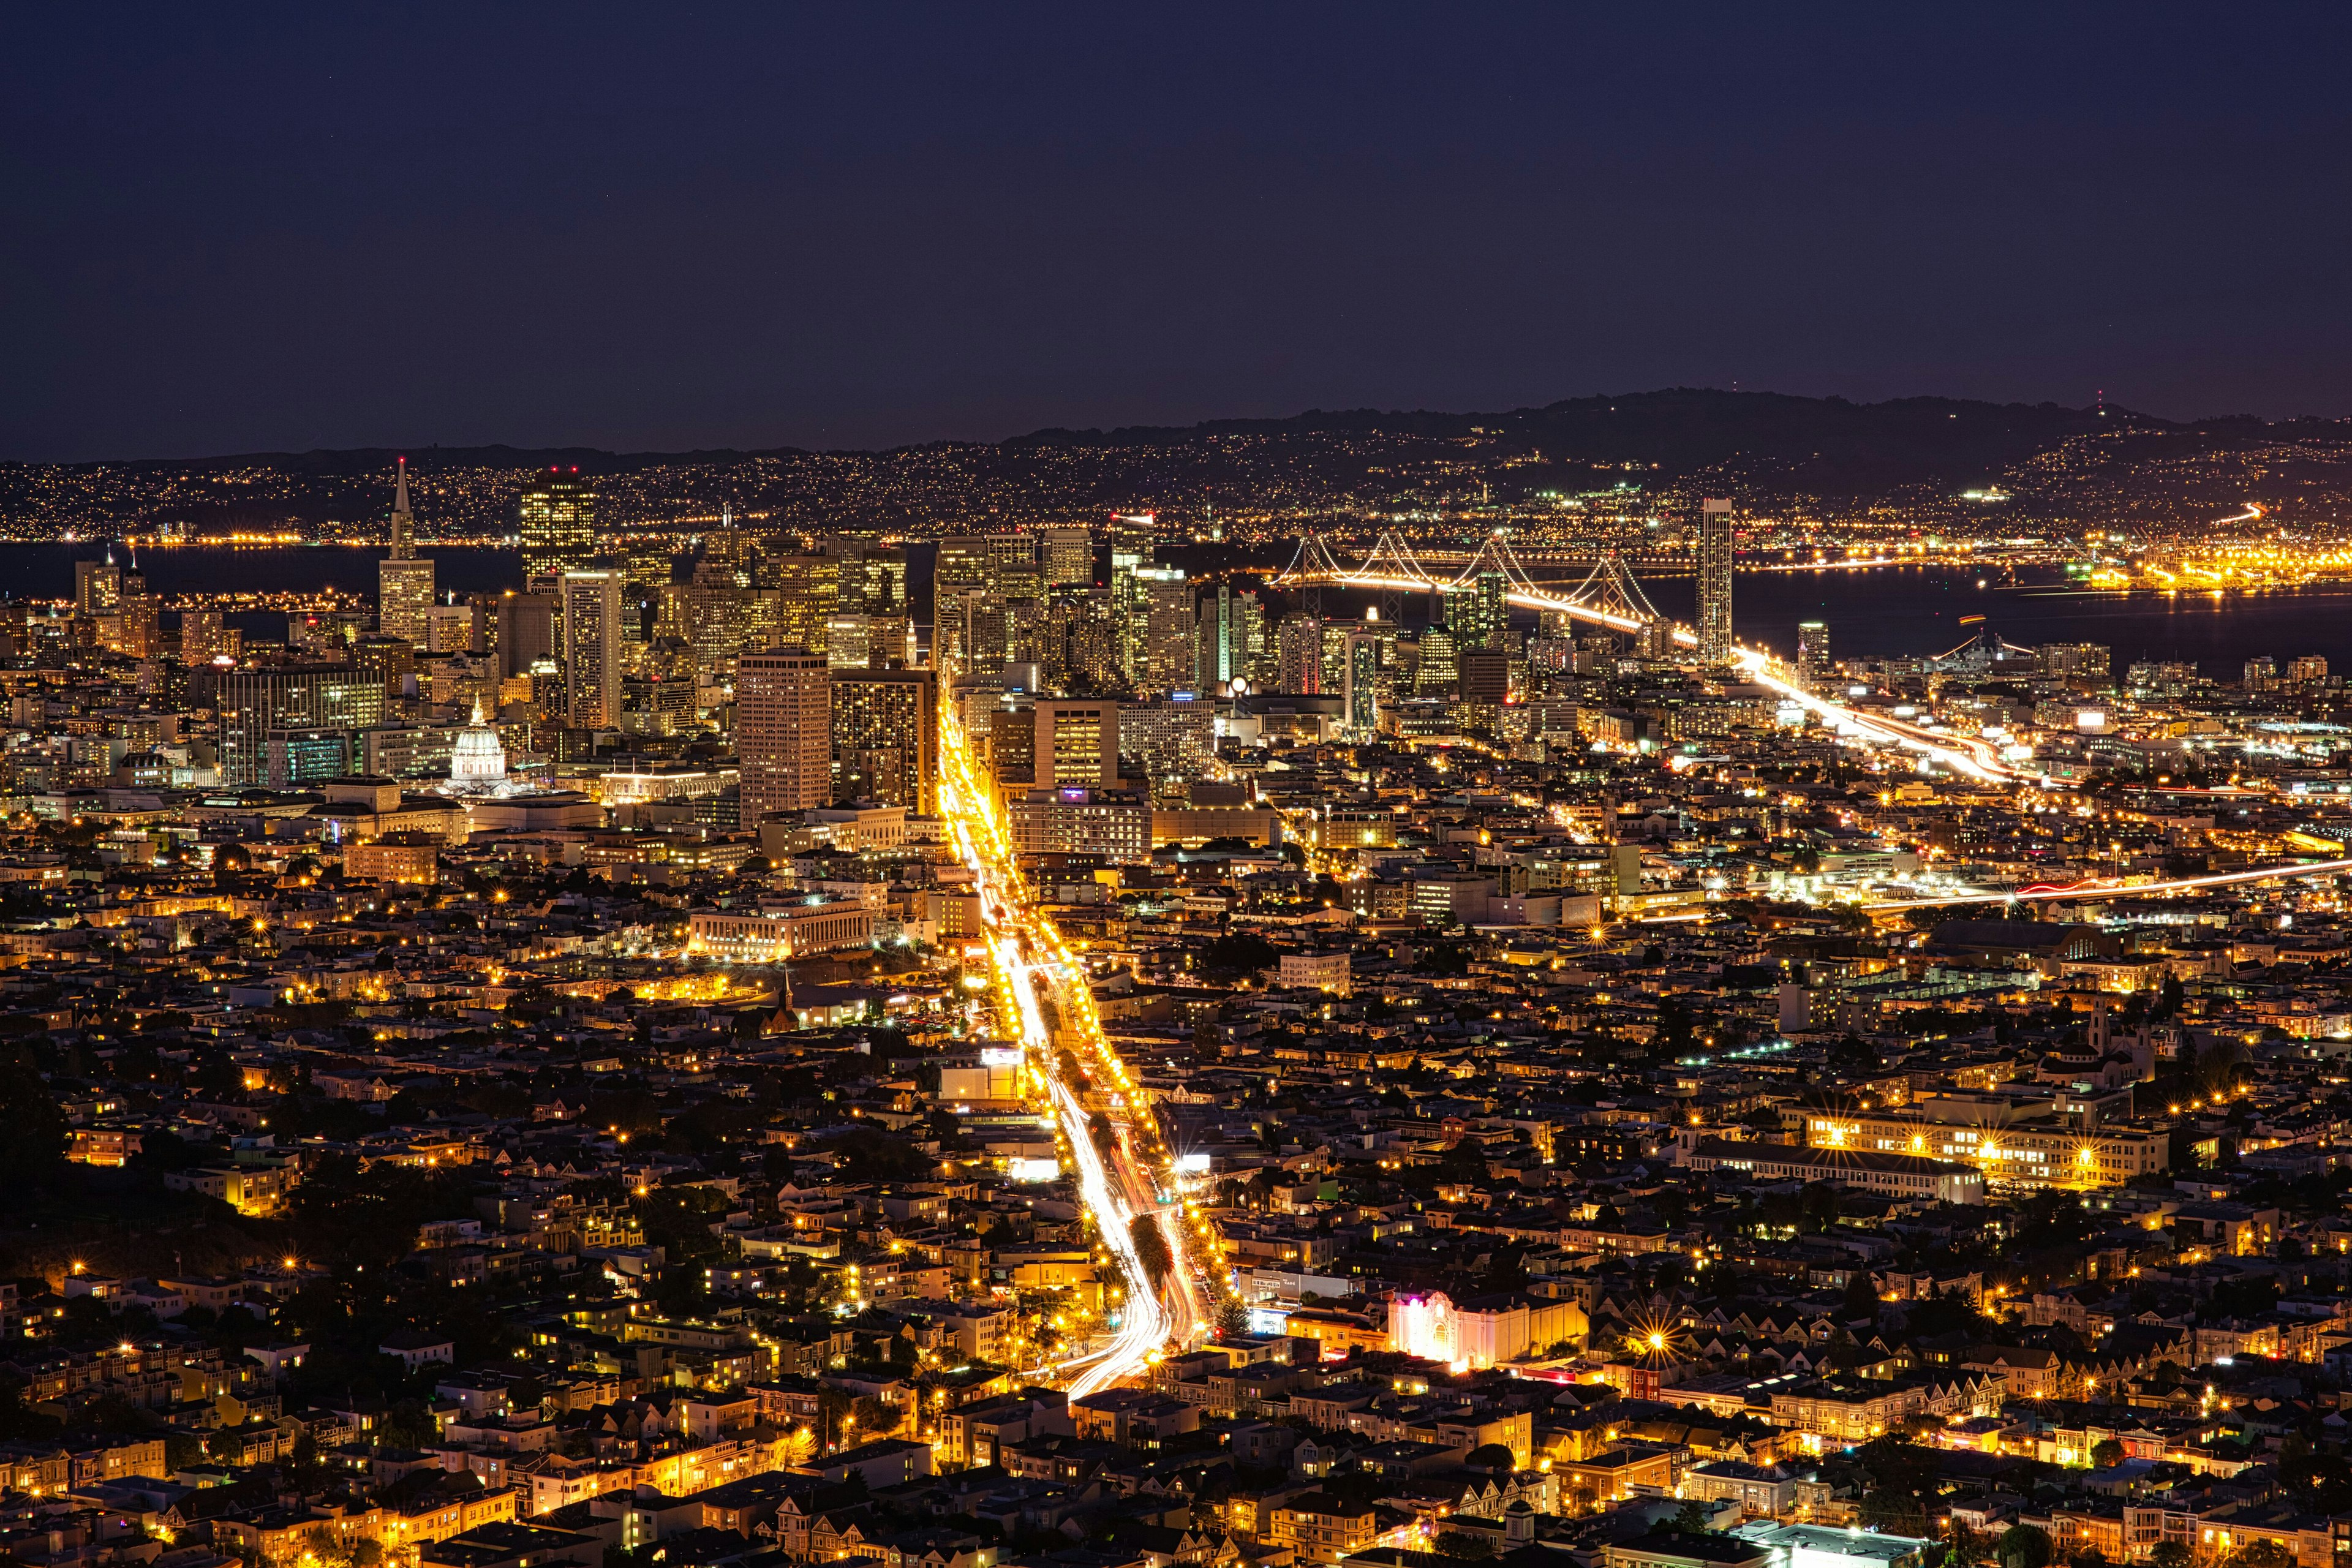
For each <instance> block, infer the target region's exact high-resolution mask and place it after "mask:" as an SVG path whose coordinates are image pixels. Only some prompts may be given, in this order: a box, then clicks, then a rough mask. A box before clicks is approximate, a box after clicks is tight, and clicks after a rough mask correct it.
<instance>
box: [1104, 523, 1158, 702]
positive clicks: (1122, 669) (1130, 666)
mask: <svg viewBox="0 0 2352 1568" xmlns="http://www.w3.org/2000/svg"><path fill="white" fill-rule="evenodd" d="M1150 563H1151V548H1150V544H1149V543H1148V542H1145V541H1143V540H1140V539H1139V538H1137V537H1136V536H1135V535H1134V534H1133V533H1132V532H1131V531H1129V530H1126V529H1124V528H1121V529H1118V530H1116V531H1113V533H1112V535H1111V542H1110V604H1111V615H1112V616H1113V617H1114V618H1115V619H1116V620H1117V621H1118V666H1119V673H1120V674H1122V675H1124V676H1125V677H1126V678H1127V680H1128V683H1129V685H1134V686H1139V685H1141V684H1142V683H1143V676H1144V671H1143V648H1144V626H1145V612H1146V609H1147V606H1146V605H1145V602H1144V596H1143V591H1142V584H1140V583H1139V582H1138V581H1137V579H1136V575H1135V574H1136V573H1137V571H1138V570H1139V569H1140V568H1142V567H1144V566H1148V565H1150Z"/></svg>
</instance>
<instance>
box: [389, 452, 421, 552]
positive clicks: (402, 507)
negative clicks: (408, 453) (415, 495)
mask: <svg viewBox="0 0 2352 1568" xmlns="http://www.w3.org/2000/svg"><path fill="white" fill-rule="evenodd" d="M415 553H416V520H415V518H414V517H412V516H410V515H409V511H408V459H407V458H401V459H400V477H399V479H396V480H394V485H393V491H392V558H393V559H394V560H395V561H405V560H407V559H408V558H409V557H410V556H412V555H414V554H415Z"/></svg>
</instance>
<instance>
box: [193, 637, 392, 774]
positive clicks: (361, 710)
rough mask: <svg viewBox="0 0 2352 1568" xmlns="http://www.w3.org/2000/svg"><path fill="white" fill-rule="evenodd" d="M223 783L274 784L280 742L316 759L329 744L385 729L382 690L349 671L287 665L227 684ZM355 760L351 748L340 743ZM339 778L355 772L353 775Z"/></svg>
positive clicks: (241, 672) (232, 674) (239, 672)
mask: <svg viewBox="0 0 2352 1568" xmlns="http://www.w3.org/2000/svg"><path fill="white" fill-rule="evenodd" d="M218 704H219V710H220V734H221V757H220V764H221V779H222V781H223V782H224V783H226V784H267V783H268V781H269V776H270V753H271V747H272V744H273V742H275V743H276V745H277V746H278V751H279V752H280V753H281V754H285V753H286V752H287V749H288V748H289V746H290V747H292V748H294V750H295V751H297V752H302V753H303V754H305V755H310V754H312V753H315V752H320V751H321V750H322V749H323V748H322V747H321V745H320V741H321V739H322V738H323V737H329V736H343V737H349V736H351V735H352V734H355V733H356V732H357V731H361V730H365V729H370V728H373V726H375V725H378V724H381V723H383V710H384V694H383V682H382V681H381V680H380V679H370V678H369V677H368V676H366V675H364V674H362V673H361V672H360V671H358V670H356V669H353V668H351V667H350V666H348V665H341V664H332V665H320V664H282V665H278V666H275V667H272V668H267V669H229V670H223V671H222V672H221V676H220V696H219V699H218ZM341 747H342V750H343V752H345V754H346V755H348V752H349V743H348V741H345V742H341ZM338 771H341V772H348V771H349V770H348V768H345V769H341V770H338Z"/></svg>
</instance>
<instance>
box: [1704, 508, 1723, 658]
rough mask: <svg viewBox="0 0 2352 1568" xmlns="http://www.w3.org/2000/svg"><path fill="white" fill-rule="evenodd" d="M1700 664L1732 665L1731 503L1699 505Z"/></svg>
mask: <svg viewBox="0 0 2352 1568" xmlns="http://www.w3.org/2000/svg"><path fill="white" fill-rule="evenodd" d="M1698 661H1699V663H1701V664H1703V665H1708V666H1717V665H1726V664H1729V663H1730V662H1731V503H1730V502H1729V501H1727V500H1713V499H1710V500H1702V501H1700V502H1699V503H1698Z"/></svg>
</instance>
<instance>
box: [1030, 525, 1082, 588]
mask: <svg viewBox="0 0 2352 1568" xmlns="http://www.w3.org/2000/svg"><path fill="white" fill-rule="evenodd" d="M1037 557H1038V563H1039V566H1040V567H1041V569H1042V571H1043V573H1044V575H1045V586H1046V587H1048V588H1091V587H1093V586H1094V585H1095V538H1094V535H1093V534H1091V533H1089V532H1087V531H1086V530H1085V529H1083V528H1049V529H1046V530H1045V531H1042V532H1041V533H1039V534H1038V536H1037Z"/></svg>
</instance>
